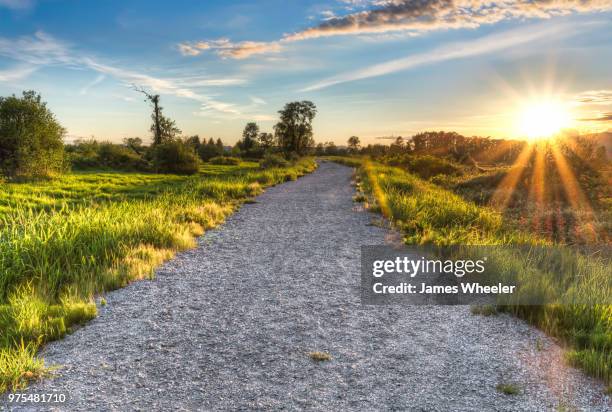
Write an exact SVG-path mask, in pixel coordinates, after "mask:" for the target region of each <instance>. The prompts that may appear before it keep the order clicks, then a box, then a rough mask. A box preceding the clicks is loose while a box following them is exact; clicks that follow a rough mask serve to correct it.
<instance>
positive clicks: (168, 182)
mask: <svg viewBox="0 0 612 412" xmlns="http://www.w3.org/2000/svg"><path fill="white" fill-rule="evenodd" d="M315 167H316V165H315V163H314V161H313V160H312V159H303V160H300V161H298V162H297V163H296V164H295V165H292V166H290V167H287V168H282V169H281V168H276V169H267V170H261V169H259V168H258V165H257V164H256V163H242V164H240V165H231V166H228V165H206V166H204V167H203V168H202V170H201V172H200V174H199V175H196V176H191V177H184V176H172V175H153V174H150V175H149V174H133V173H75V174H68V175H66V176H62V177H60V178H58V179H57V180H53V181H47V182H36V183H11V184H7V183H1V184H0V185H1V187H2V192H1V193H0V392H3V391H6V390H9V389H19V388H22V387H24V385H26V384H27V382H28V381H30V380H33V379H36V378H38V377H40V376H42V374H44V363H43V362H42V360H40V359H38V358H36V352H37V350H38V348H39V347H40V345H42V344H44V343H45V342H48V341H50V340H54V339H58V338H61V337H62V336H64V335H65V334H66V333H69V332H70V331H71V330H73V329H74V328H75V327H77V326H78V325H80V324H82V323H84V322H86V321H88V320H90V319H92V318H93V317H95V316H96V305H95V300H94V298H95V296H96V295H97V294H100V293H104V292H105V291H109V290H113V289H116V288H119V287H123V286H125V285H127V284H128V283H129V282H131V281H134V280H137V279H142V278H148V277H150V276H152V274H153V271H154V269H155V267H157V266H158V265H159V264H161V263H162V262H163V261H165V260H167V259H169V258H171V257H172V256H173V254H174V253H175V252H176V251H179V250H183V249H186V248H191V247H194V246H195V237H196V236H199V235H201V234H203V233H204V231H205V230H207V229H209V228H212V227H214V226H216V225H218V224H219V223H221V222H223V220H224V219H225V218H226V217H227V216H228V215H229V214H230V213H232V212H233V211H234V210H235V208H236V207H237V206H239V205H240V204H241V203H243V202H244V201H245V200H247V199H250V198H252V197H253V196H255V195H257V194H259V193H261V191H262V190H263V188H264V187H266V186H270V185H274V184H278V183H282V182H284V181H287V180H295V179H297V178H298V176H300V175H302V174H304V173H307V172H309V171H311V170H313V169H314V168H315Z"/></svg>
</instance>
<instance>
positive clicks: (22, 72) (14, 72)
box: [0, 66, 36, 83]
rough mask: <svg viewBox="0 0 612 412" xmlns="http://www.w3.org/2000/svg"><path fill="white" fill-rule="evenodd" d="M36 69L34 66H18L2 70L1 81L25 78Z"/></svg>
mask: <svg viewBox="0 0 612 412" xmlns="http://www.w3.org/2000/svg"><path fill="white" fill-rule="evenodd" d="M35 71H36V67H34V66H17V67H13V68H10V69H6V70H0V83H2V82H14V81H17V80H21V79H24V78H26V77H28V76H29V75H30V74H32V73H34V72H35Z"/></svg>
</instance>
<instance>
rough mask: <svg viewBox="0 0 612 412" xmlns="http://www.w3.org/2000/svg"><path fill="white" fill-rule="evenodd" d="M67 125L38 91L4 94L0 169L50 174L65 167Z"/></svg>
mask: <svg viewBox="0 0 612 412" xmlns="http://www.w3.org/2000/svg"><path fill="white" fill-rule="evenodd" d="M64 133H65V130H64V128H63V127H62V126H61V125H60V124H59V122H58V121H57V120H56V119H55V116H54V115H53V113H51V111H50V110H49V109H48V108H47V105H46V103H44V102H43V101H42V100H41V97H40V95H39V94H37V93H35V92H34V91H26V92H23V97H16V96H15V95H13V96H10V97H0V172H1V173H3V174H5V175H7V176H10V177H48V176H50V175H53V174H56V173H59V172H61V171H63V169H64V168H65V162H64V144H63V142H62V137H63V135H64Z"/></svg>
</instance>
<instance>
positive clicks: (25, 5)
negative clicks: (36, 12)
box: [0, 0, 34, 10]
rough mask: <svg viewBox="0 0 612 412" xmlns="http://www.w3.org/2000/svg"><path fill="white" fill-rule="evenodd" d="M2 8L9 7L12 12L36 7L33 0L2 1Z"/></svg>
mask: <svg viewBox="0 0 612 412" xmlns="http://www.w3.org/2000/svg"><path fill="white" fill-rule="evenodd" d="M0 7H7V8H9V9H11V10H29V9H31V8H32V7H34V1H33V0H0Z"/></svg>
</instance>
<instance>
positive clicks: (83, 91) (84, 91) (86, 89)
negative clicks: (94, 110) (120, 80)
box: [79, 74, 106, 95]
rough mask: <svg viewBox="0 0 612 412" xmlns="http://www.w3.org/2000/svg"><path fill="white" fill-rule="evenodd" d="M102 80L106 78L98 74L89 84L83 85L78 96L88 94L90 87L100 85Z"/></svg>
mask: <svg viewBox="0 0 612 412" xmlns="http://www.w3.org/2000/svg"><path fill="white" fill-rule="evenodd" d="M104 79H106V76H105V75H103V74H99V75H98V76H97V77H96V78H95V79H93V80H92V81H91V82H89V83H87V84H86V85H85V87H83V88H82V89H81V90H79V94H81V95H86V94H87V93H89V89H91V88H92V87H94V86H96V85H98V84H100V83H102V82H103V81H104Z"/></svg>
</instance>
